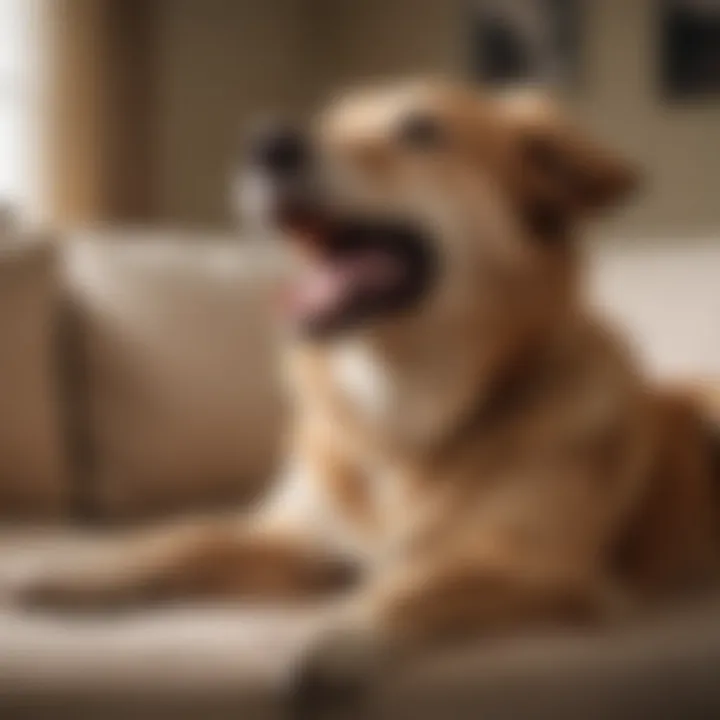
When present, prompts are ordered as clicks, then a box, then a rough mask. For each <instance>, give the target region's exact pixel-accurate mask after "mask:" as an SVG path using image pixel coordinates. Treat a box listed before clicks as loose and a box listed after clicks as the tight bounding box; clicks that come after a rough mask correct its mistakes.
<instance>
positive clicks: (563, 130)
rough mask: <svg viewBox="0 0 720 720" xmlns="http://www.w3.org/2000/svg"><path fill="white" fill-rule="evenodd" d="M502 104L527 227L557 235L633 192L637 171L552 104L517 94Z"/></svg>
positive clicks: (515, 181)
mask: <svg viewBox="0 0 720 720" xmlns="http://www.w3.org/2000/svg"><path fill="white" fill-rule="evenodd" d="M501 102H502V107H503V113H504V115H505V117H506V118H507V120H508V124H509V127H510V129H511V133H512V137H511V139H510V142H511V145H512V149H511V153H512V156H513V160H512V162H511V164H512V166H513V182H514V184H515V186H516V189H517V192H518V194H519V198H520V201H521V203H522V206H523V209H525V210H526V211H527V212H528V214H529V218H530V220H531V221H533V222H537V223H539V224H540V226H542V225H544V224H545V225H547V226H548V227H547V230H549V231H550V232H552V231H553V230H554V229H555V228H556V227H557V229H558V230H561V229H562V227H564V226H567V224H568V223H571V222H574V221H577V220H580V219H584V218H588V217H594V216H597V215H599V214H601V213H603V212H604V211H606V210H609V209H611V208H613V207H615V206H617V205H619V204H620V203H622V202H623V201H625V200H626V199H627V198H628V197H629V196H630V195H632V194H633V193H634V191H635V190H636V189H637V187H638V184H639V175H638V172H637V171H636V170H635V168H633V167H632V165H631V164H630V163H629V162H626V161H625V160H623V159H622V158H620V157H618V156H616V155H615V154H614V153H612V152H610V151H609V150H606V149H605V148H604V147H602V146H601V145H600V143H597V142H596V141H595V140H593V139H592V138H591V137H589V136H588V135H586V134H585V133H583V132H582V131H581V130H580V129H579V128H577V127H575V126H574V125H573V124H572V123H570V122H568V120H567V119H566V118H565V117H564V116H563V114H562V112H561V111H560V110H559V108H558V106H557V105H556V104H555V103H554V102H553V101H552V100H551V99H549V98H547V97H546V96H543V95H540V94H537V93H535V92H531V93H527V92H522V93H519V92H518V93H514V94H511V95H507V96H505V97H504V98H503V99H502V100H501ZM540 229H542V227H541V228H540Z"/></svg>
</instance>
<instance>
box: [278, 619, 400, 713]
mask: <svg viewBox="0 0 720 720" xmlns="http://www.w3.org/2000/svg"><path fill="white" fill-rule="evenodd" d="M387 659H388V658H387V654H386V649H385V647H384V645H383V643H381V642H380V641H379V638H377V637H376V636H375V635H374V634H373V633H372V632H369V631H363V630H361V629H359V628H358V629H336V630H334V631H332V632H327V633H325V634H324V635H322V636H321V638H320V640H319V642H316V643H315V644H314V645H312V646H311V649H310V651H309V652H308V653H307V654H306V655H305V656H304V658H303V659H302V661H301V663H300V666H299V667H298V671H297V674H296V677H295V680H294V683H293V688H292V697H291V702H292V713H291V714H292V717H293V718H297V719H298V720H311V719H312V720H326V719H327V720H330V719H331V718H332V719H333V720H334V719H335V718H354V717H358V716H361V715H364V714H367V712H368V704H369V702H370V700H371V697H370V691H371V689H372V687H373V685H374V683H375V681H376V680H377V678H378V677H379V676H380V675H381V674H382V668H383V666H384V665H385V664H386V662H387Z"/></svg>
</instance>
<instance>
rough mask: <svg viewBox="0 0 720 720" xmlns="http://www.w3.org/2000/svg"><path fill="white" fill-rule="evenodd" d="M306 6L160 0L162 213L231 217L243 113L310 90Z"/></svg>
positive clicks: (206, 220)
mask: <svg viewBox="0 0 720 720" xmlns="http://www.w3.org/2000/svg"><path fill="white" fill-rule="evenodd" d="M303 10H304V8H303V4H302V0H159V9H158V13H159V19H158V26H159V44H158V49H157V52H158V55H157V60H158V64H159V66H158V71H157V72H158V76H157V86H158V89H159V98H158V118H157V124H156V131H155V136H156V138H157V147H156V167H157V176H156V181H157V184H158V186H157V189H156V205H157V214H158V216H159V219H161V220H166V221H170V222H177V223H181V222H182V223H194V224H218V223H222V222H224V221H227V220H228V219H229V211H228V208H229V203H228V199H227V198H228V178H229V173H230V170H231V167H232V160H233V156H234V155H235V154H236V153H237V151H238V149H239V142H240V134H241V126H242V124H243V122H245V121H246V120H247V118H248V117H250V116H251V115H253V114H254V113H257V112H259V111H262V110H274V109H284V108H286V107H290V108H293V107H294V106H296V105H298V104H299V100H300V99H301V98H302V97H303V96H304V93H305V92H306V90H305V89H306V87H307V74H306V72H305V65H304V63H305V58H306V55H307V53H306V45H305V43H306V41H307V30H306V16H305V13H304V12H303Z"/></svg>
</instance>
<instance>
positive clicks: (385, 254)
mask: <svg viewBox="0 0 720 720" xmlns="http://www.w3.org/2000/svg"><path fill="white" fill-rule="evenodd" d="M284 229H285V230H286V231H287V232H288V234H289V235H290V237H291V238H292V239H293V240H295V241H296V242H300V243H302V244H303V245H304V246H305V248H306V249H307V250H308V253H307V255H308V259H309V261H308V264H307V268H306V270H305V271H304V272H302V273H300V275H299V277H297V278H295V280H294V281H293V283H292V284H291V286H290V287H289V289H288V293H287V297H286V308H287V311H288V313H289V315H290V317H291V320H292V321H293V322H294V324H295V325H296V326H297V327H298V328H299V329H300V330H302V331H303V332H305V333H307V334H310V335H312V336H314V337H318V336H320V337H321V336H325V335H329V334H333V333H336V332H341V331H344V330H347V329H350V328H353V327H357V326H359V325H364V324H366V323H368V322H370V321H372V320H376V319H378V318H381V317H386V316H388V315H390V314H395V313H399V312H402V311H405V310H410V309H412V308H413V307H414V306H415V305H416V303H418V302H419V301H420V300H421V299H422V298H423V296H424V295H425V294H426V292H427V290H428V289H429V287H430V284H431V281H432V278H433V275H434V270H435V263H434V258H433V253H432V252H431V247H430V243H429V242H428V238H427V236H426V235H425V233H423V232H422V231H421V230H420V229H419V228H416V227H414V226H413V225H412V224H410V223H404V222H399V221H391V220H379V219H356V218H346V219H331V220H330V219H324V218H313V219H312V221H308V218H305V219H304V222H302V223H300V222H296V221H295V222H289V223H285V224H284Z"/></svg>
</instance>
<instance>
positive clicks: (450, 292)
mask: <svg viewBox="0 0 720 720" xmlns="http://www.w3.org/2000/svg"><path fill="white" fill-rule="evenodd" d="M251 171H252V173H253V174H254V175H257V174H260V175H262V179H263V183H264V187H266V188H267V189H269V191H270V195H269V196H267V197H265V198H264V199H265V203H264V207H265V208H266V212H269V214H270V219H271V220H272V221H273V222H277V223H278V224H279V225H280V227H281V229H282V230H283V232H284V233H285V235H286V236H287V238H288V240H289V241H290V244H291V245H292V246H293V247H294V248H296V249H297V250H299V251H300V252H299V254H300V255H301V257H302V262H303V263H304V265H305V266H306V272H307V275H305V274H303V276H302V278H301V279H300V281H299V282H298V283H297V284H296V285H295V287H294V288H293V290H292V292H291V297H290V299H289V306H290V310H291V315H292V320H293V327H294V330H295V332H296V335H297V341H296V342H295V343H294V347H293V349H292V352H291V361H290V376H291V381H292V387H293V391H294V401H295V421H296V425H295V432H294V435H293V447H292V450H291V453H290V456H289V469H288V472H287V474H286V476H285V477H284V478H282V481H281V483H280V484H279V486H278V488H277V490H276V491H275V492H274V493H273V494H272V496H271V498H270V499H269V502H268V503H267V505H266V506H265V507H264V508H262V509H261V510H260V511H259V512H258V513H257V514H256V515H254V516H253V517H251V518H245V519H243V520H242V521H241V522H231V523H227V524H225V525H221V524H220V523H217V524H211V525H209V526H203V527H199V526H193V527H187V528H183V529H177V530H171V531H168V532H167V533H162V534H159V535H157V536H153V537H146V538H139V539H137V540H136V541H133V543H134V544H133V547H125V546H123V548H122V549H121V551H120V557H119V558H118V561H117V562H109V561H107V560H105V561H104V562H103V563H101V564H100V565H95V566H92V567H90V566H84V568H82V569H78V572H77V573H75V574H73V575H72V576H67V575H63V576H62V577H55V578H44V579H43V578H41V579H39V580H37V581H36V582H35V583H34V584H32V585H30V586H29V587H26V588H25V592H26V596H27V597H29V598H34V599H35V600H43V601H54V602H60V601H62V602H64V603H66V604H67V603H70V604H72V603H91V604H96V603H100V604H103V603H107V602H116V601H118V600H133V601H136V600H139V601H142V600H146V599H153V600H156V599H163V598H171V597H174V596H217V595H220V596H226V597H227V596H232V597H238V598H240V597H253V598H277V597H298V596H304V595H307V594H314V593H317V592H321V591H326V590H329V589H332V588H334V587H335V586H336V585H338V584H341V583H342V582H344V581H346V580H349V579H350V577H351V576H352V575H353V572H352V571H353V570H358V571H359V572H360V573H361V582H360V583H359V585H358V589H357V592H356V594H355V595H353V598H354V601H353V602H352V603H351V607H350V608H349V610H348V614H347V616H345V618H346V622H347V623H348V627H349V628H351V629H363V630H364V631H367V633H369V634H367V635H366V636H365V642H366V643H367V645H372V646H373V647H374V648H375V649H377V648H380V647H382V648H385V649H387V648H388V647H398V646H401V647H411V646H415V644H416V643H421V642H422V643H425V642H430V641H433V642H435V641H440V640H444V639H449V638H452V637H453V636H455V635H458V634H467V633H470V632H472V633H479V634H483V633H488V632H495V631H497V630H499V629H503V628H516V627H519V626H525V625H529V624H537V623H547V622H559V623H567V622H577V621H595V620H600V619H603V618H605V617H607V616H608V614H610V613H612V612H615V611H616V610H617V609H618V608H622V607H625V606H627V605H632V604H636V603H642V602H645V601H648V600H650V599H659V598H662V597H669V596H671V595H674V594H676V593H678V592H682V591H685V590H690V589H693V590H694V589H695V588H697V587H698V586H704V585H706V584H708V583H710V582H711V581H712V580H713V579H714V575H715V572H716V570H717V562H716V561H717V552H716V550H717V542H716V541H717V528H718V523H717V510H718V490H719V487H720V486H719V485H718V483H719V481H720V477H718V476H717V475H713V468H712V462H711V460H712V453H711V442H710V435H709V433H708V432H707V429H706V427H705V425H704V421H703V419H702V416H701V413H700V412H699V411H697V410H696V409H695V408H694V405H693V403H692V402H690V401H688V400H686V399H685V397H684V396H683V395H680V394H678V395H675V394H671V393H669V392H665V393H663V392H659V391H656V390H654V389H652V388H651V387H649V385H648V384H647V383H646V382H645V381H644V380H643V379H642V376H641V375H640V374H638V371H637V369H636V368H635V366H634V364H633V360H632V358H630V357H629V356H628V354H627V353H626V351H625V349H624V347H623V345H622V343H621V342H619V341H618V340H617V339H615V338H614V337H613V336H612V335H611V334H610V333H609V332H608V331H607V330H606V329H605V328H604V327H603V326H602V324H600V323H599V322H598V321H597V319H596V318H594V317H593V316H592V315H591V314H590V313H589V311H588V309H587V307H586V306H585V303H584V299H583V296H582V283H581V277H580V272H581V269H580V267H579V260H578V257H577V255H578V248H577V247H576V244H575V240H576V237H575V235H576V230H577V228H578V226H580V225H581V224H582V223H583V222H585V221H586V220H589V219H591V218H592V217H594V216H596V215H597V214H598V213H600V212H602V211H605V210H606V209H608V208H611V207H612V206H615V205H616V204H618V203H619V202H620V201H622V200H624V199H625V197H626V196H627V195H628V194H629V193H630V192H631V191H632V190H633V189H634V187H635V185H636V178H635V175H634V173H633V172H632V170H631V169H630V168H629V167H628V166H627V165H626V164H624V163H623V162H622V161H620V160H618V159H616V158H615V157H613V155H611V154H609V153H606V152H605V151H604V150H603V149H601V148H599V147H597V146H596V145H595V143H594V142H593V141H592V140H590V139H589V138H586V137H585V136H584V135H583V134H582V133H581V132H579V131H578V130H577V129H575V128H574V127H572V126H571V125H570V124H569V123H568V122H567V121H566V120H565V118H564V117H563V116H562V115H561V114H559V112H558V111H557V110H556V108H555V107H553V106H552V105H551V104H550V103H548V102H547V101H544V100H542V99H538V98H533V97H530V96H526V95H523V96H519V95H513V96H494V97H487V96H482V95H480V94H478V93H477V92H476V91H475V90H469V89H465V88H462V87H454V86H449V85H444V84H435V83H422V82H420V83H410V84H407V85H403V86H401V87H388V88H385V89H382V88H381V89H377V90H374V91H372V92H367V93H356V94H353V95H351V96H350V97H347V98H345V99H343V100H341V101H340V102H338V103H335V104H333V105H332V106H331V108H330V109H329V110H328V111H327V112H326V113H325V114H323V115H322V116H321V117H320V119H319V120H318V122H317V124H316V125H315V126H314V128H313V129H312V131H310V132H309V133H308V134H307V135H305V136H302V135H300V134H297V133H294V132H289V131H283V132H279V131H276V132H273V133H269V134H267V135H266V136H264V137H263V138H261V139H259V140H257V141H256V143H255V145H254V146H253V160H252V163H251ZM238 431H239V432H241V431H242V429H241V428H240V429H239V430H238ZM355 637H357V636H355ZM369 638H371V640H368V639H369ZM343 642H348V640H347V639H346V640H344V641H343ZM328 652H330V651H328ZM321 657H322V653H321V654H320V655H318V658H321ZM330 657H332V658H333V660H327V661H325V669H326V670H327V671H328V672H330V673H331V674H332V673H333V672H336V671H337V665H334V663H336V661H337V657H336V656H333V655H330ZM353 657H356V658H357V654H356V655H354V656H353ZM360 665H361V663H358V662H357V661H356V666H358V667H359V666H360ZM322 667H323V661H322V660H321V659H318V663H317V666H316V671H317V673H318V674H319V675H322V673H323V670H322ZM318 668H320V669H318ZM356 669H357V668H356ZM353 672H354V671H353Z"/></svg>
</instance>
